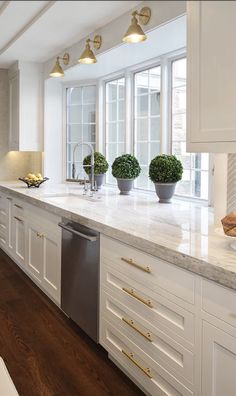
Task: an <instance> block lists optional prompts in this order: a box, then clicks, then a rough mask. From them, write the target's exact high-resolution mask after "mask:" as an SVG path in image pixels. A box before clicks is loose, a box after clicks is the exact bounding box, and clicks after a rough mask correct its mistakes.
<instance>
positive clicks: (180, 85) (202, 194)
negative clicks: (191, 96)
mask: <svg viewBox="0 0 236 396" xmlns="http://www.w3.org/2000/svg"><path fill="white" fill-rule="evenodd" d="M171 129H172V153H173V154H175V155H176V157H177V158H178V159H180V161H181V162H182V164H183V167H184V173H183V179H182V180H181V181H180V182H179V183H178V184H177V188H176V193H177V194H180V195H184V196H189V197H194V198H200V199H208V176H209V155H208V154H205V153H204V154H201V153H196V154H195V153H186V58H182V59H177V60H175V61H173V62H172V128H171Z"/></svg>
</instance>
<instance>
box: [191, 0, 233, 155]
mask: <svg viewBox="0 0 236 396" xmlns="http://www.w3.org/2000/svg"><path fill="white" fill-rule="evenodd" d="M235 15H236V2H235V1H188V2H187V24H188V28H187V150H188V151H191V152H223V153H232V152H236V112H235V103H236V79H235V70H236V53H235V36H236V24H235Z"/></svg>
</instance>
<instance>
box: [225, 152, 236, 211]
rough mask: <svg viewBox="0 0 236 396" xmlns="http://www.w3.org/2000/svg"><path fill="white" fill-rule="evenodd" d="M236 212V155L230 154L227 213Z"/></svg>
mask: <svg viewBox="0 0 236 396" xmlns="http://www.w3.org/2000/svg"><path fill="white" fill-rule="evenodd" d="M233 211H236V154H228V175H227V213H230V212H233Z"/></svg>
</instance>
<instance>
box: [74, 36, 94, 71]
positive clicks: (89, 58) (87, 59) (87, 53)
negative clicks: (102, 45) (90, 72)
mask: <svg viewBox="0 0 236 396" xmlns="http://www.w3.org/2000/svg"><path fill="white" fill-rule="evenodd" d="M89 42H90V40H89V39H88V40H87V43H86V46H85V50H84V51H83V52H82V54H81V55H80V58H79V60H78V62H79V63H84V64H86V65H90V64H92V63H96V62H97V59H96V56H95V55H94V53H93V51H92V50H91V48H90V44H89Z"/></svg>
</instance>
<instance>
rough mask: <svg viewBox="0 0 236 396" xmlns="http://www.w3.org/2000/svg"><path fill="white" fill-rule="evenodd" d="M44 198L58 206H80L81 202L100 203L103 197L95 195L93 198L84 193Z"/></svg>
mask: <svg viewBox="0 0 236 396" xmlns="http://www.w3.org/2000/svg"><path fill="white" fill-rule="evenodd" d="M42 198H44V199H46V200H47V201H50V202H52V203H57V204H68V205H73V206H78V205H79V201H80V200H84V201H89V202H98V201H101V199H102V197H101V196H99V195H96V194H94V195H93V196H92V197H90V196H89V195H83V194H82V192H81V193H80V194H76V193H71V192H68V193H51V194H50V193H49V194H45V195H43V196H42Z"/></svg>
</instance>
